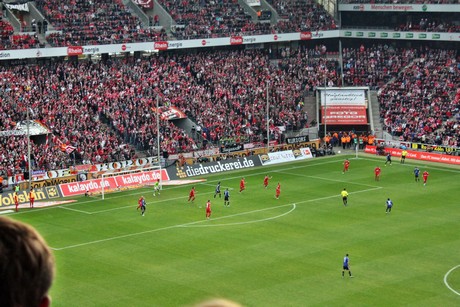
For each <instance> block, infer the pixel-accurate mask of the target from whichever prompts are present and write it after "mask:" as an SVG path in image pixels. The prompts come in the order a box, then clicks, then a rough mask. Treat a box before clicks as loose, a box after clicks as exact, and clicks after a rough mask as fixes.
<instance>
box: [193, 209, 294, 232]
mask: <svg viewBox="0 0 460 307" xmlns="http://www.w3.org/2000/svg"><path fill="white" fill-rule="evenodd" d="M290 205H291V206H292V209H291V210H289V211H288V212H284V213H282V214H280V215H277V216H272V217H268V218H265V219H260V220H252V221H246V222H235V223H227V224H210V225H189V226H184V227H222V226H235V225H245V224H254V223H260V222H266V221H270V220H274V219H277V218H280V217H283V216H285V215H288V214H289V213H291V212H292V211H294V210H295V209H296V208H297V207H296V204H290ZM285 206H286V205H284V206H280V207H285ZM280 207H272V208H280ZM213 220H216V219H213Z"/></svg>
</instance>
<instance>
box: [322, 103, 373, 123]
mask: <svg viewBox="0 0 460 307" xmlns="http://www.w3.org/2000/svg"><path fill="white" fill-rule="evenodd" d="M321 114H322V123H323V124H324V123H326V124H327V125H367V113H366V107H364V106H357V105H348V106H347V105H334V106H326V107H324V106H323V107H322V111H321ZM324 115H326V118H324Z"/></svg>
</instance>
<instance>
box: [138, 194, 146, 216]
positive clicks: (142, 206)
mask: <svg viewBox="0 0 460 307" xmlns="http://www.w3.org/2000/svg"><path fill="white" fill-rule="evenodd" d="M139 209H141V214H142V216H144V214H145V198H144V196H141V197H140V198H139V200H138V201H137V209H136V210H139Z"/></svg>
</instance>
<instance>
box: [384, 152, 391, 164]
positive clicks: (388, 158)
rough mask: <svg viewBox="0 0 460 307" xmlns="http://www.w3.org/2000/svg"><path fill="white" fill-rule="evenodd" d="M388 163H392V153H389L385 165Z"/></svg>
mask: <svg viewBox="0 0 460 307" xmlns="http://www.w3.org/2000/svg"><path fill="white" fill-rule="evenodd" d="M387 163H390V165H391V153H387V160H386V161H385V166H387Z"/></svg>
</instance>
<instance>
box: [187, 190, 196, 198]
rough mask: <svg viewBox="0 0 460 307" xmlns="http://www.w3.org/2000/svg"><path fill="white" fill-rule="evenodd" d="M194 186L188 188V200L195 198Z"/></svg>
mask: <svg viewBox="0 0 460 307" xmlns="http://www.w3.org/2000/svg"><path fill="white" fill-rule="evenodd" d="M195 193H196V192H195V187H192V189H191V190H190V193H189V194H188V201H192V202H193V201H194V200H195Z"/></svg>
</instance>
